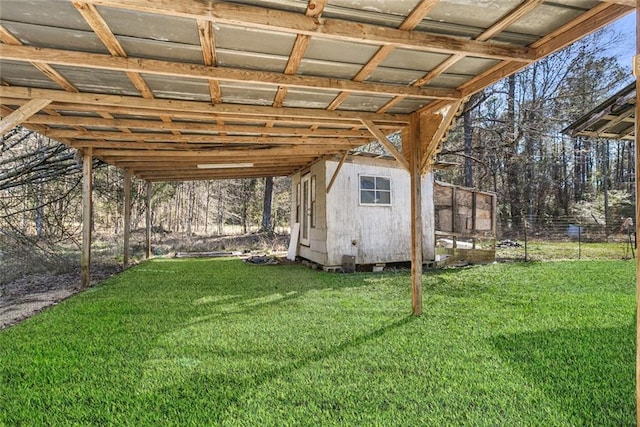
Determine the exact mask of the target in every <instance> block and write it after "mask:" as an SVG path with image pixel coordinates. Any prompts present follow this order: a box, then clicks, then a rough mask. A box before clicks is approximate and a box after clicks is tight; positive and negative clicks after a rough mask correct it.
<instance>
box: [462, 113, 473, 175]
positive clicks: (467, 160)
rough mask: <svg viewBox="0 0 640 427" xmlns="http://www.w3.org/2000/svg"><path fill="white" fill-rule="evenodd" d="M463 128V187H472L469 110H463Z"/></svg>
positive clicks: (470, 119)
mask: <svg viewBox="0 0 640 427" xmlns="http://www.w3.org/2000/svg"><path fill="white" fill-rule="evenodd" d="M462 120H463V128H464V154H465V159H464V185H465V187H473V163H472V161H471V156H472V153H473V152H472V149H473V139H472V129H471V123H472V118H471V110H470V109H465V110H464V115H463V116H462Z"/></svg>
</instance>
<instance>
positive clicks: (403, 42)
mask: <svg viewBox="0 0 640 427" xmlns="http://www.w3.org/2000/svg"><path fill="white" fill-rule="evenodd" d="M87 3H93V4H98V5H103V6H109V7H114V8H122V9H127V10H133V11H141V12H149V13H154V14H159V15H168V16H180V17H184V18H191V19H207V20H211V21H213V22H216V23H222V24H230V25H240V26H246V27H250V28H260V29H266V30H273V31H279V32H283V33H290V34H304V35H309V36H316V37H321V38H326V39H332V40H341V41H349V42H353V43H364V44H371V45H378V46H381V45H393V46H395V47H397V48H404V49H410V50H416V51H423V52H439V53H464V54H466V55H473V56H475V57H478V58H492V59H509V60H517V61H522V62H524V63H530V62H532V61H533V60H534V59H535V56H534V52H533V51H532V50H531V49H529V48H524V47H518V46H505V45H503V44H498V43H487V42H478V41H475V40H468V39H464V38H461V37H452V36H443V35H437V34H431V33H422V32H420V33H418V32H407V31H403V30H398V29H392V28H385V27H380V26H376V25H370V24H364V23H356V22H351V21H345V20H340V19H328V18H323V19H316V18H315V17H312V16H304V15H300V14H298V13H295V12H287V11H282V10H273V9H270V10H265V9H264V8H261V7H256V6H247V5H240V4H235V3H225V2H215V3H203V2H200V1H197V0H182V1H179V2H149V1H146V0H87Z"/></svg>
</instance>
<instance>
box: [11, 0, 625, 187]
mask: <svg viewBox="0 0 640 427" xmlns="http://www.w3.org/2000/svg"><path fill="white" fill-rule="evenodd" d="M634 5H635V4H634V2H633V1H631V0H618V1H611V2H599V1H593V0H557V1H542V0H525V1H517V0H490V1H489V0H484V1H467V0H440V1H438V0H386V1H384V2H381V1H379V0H309V1H307V0H267V1H257V0H243V1H228V2H220V1H203V0H157V1H152V2H151V1H146V0H87V1H83V2H80V1H69V0H2V4H1V7H0V41H2V45H0V78H1V80H2V82H1V83H2V87H0V97H1V104H2V105H1V107H0V115H2V116H3V117H7V116H10V117H8V118H10V120H6V119H5V120H4V128H5V129H3V130H6V128H8V127H12V126H11V125H12V124H17V123H22V124H23V125H24V126H26V127H28V128H30V129H33V130H35V131H38V132H40V133H42V134H44V135H47V136H50V137H52V138H55V139H57V140H59V141H61V142H63V143H65V144H67V145H69V146H72V147H76V148H78V149H79V150H84V149H86V148H88V147H91V148H92V153H93V155H94V156H95V157H98V158H100V159H102V160H104V161H105V162H107V163H109V164H112V165H115V166H117V167H120V168H124V169H126V170H128V171H130V172H132V173H133V174H135V175H136V176H138V177H139V178H141V179H145V180H149V181H157V180H188V179H210V178H222V177H243V176H267V175H289V174H291V173H292V172H294V171H296V170H299V169H301V168H304V167H305V166H306V165H308V164H310V163H312V162H313V161H315V160H317V159H318V158H321V157H323V156H326V155H335V154H338V153H343V152H345V151H346V150H349V149H351V148H354V147H358V146H360V145H362V144H364V143H367V142H369V141H371V140H372V139H380V138H382V136H383V135H388V134H390V133H392V132H398V131H401V130H403V129H405V128H406V127H407V126H408V124H409V123H410V118H411V115H412V114H414V113H424V114H429V113H433V112H435V111H440V110H441V109H443V108H444V110H442V111H443V113H444V112H445V111H448V110H447V107H448V106H451V107H452V108H453V109H456V110H457V107H458V106H459V103H460V101H461V100H463V99H464V98H465V97H467V96H469V95H471V94H473V93H474V92H477V91H479V90H481V89H482V88H484V87H486V86H488V85H490V84H492V83H494V82H496V81H498V80H500V79H501V78H503V77H505V76H507V75H509V74H511V73H514V72H516V71H517V70H519V69H521V68H523V67H525V66H526V65H527V64H530V63H531V62H533V61H535V60H537V59H539V58H542V57H544V56H546V55H548V54H549V53H551V52H554V51H556V50H558V49H560V48H562V47H564V46H566V45H568V44H570V43H571V42H573V41H575V40H577V39H579V38H581V37H583V36H585V35H586V34H589V33H591V32H593V31H595V30H597V29H599V28H601V27H603V26H604V25H606V24H608V23H610V22H612V21H614V20H615V19H617V18H619V17H621V16H622V15H624V14H626V13H628V12H630V11H632V10H633V9H634ZM19 108H20V110H18V109H19ZM16 110H18V112H15V111H16ZM450 110H451V108H449V111H450ZM448 116H450V117H448V120H445V121H444V122H443V124H442V127H443V128H446V127H447V126H448V123H450V119H451V116H452V115H451V114H448ZM445 132H446V129H439V130H438V131H437V132H435V136H437V140H433V141H431V142H430V143H429V144H430V145H429V147H428V148H427V149H426V154H425V155H426V156H428V157H432V156H433V154H434V153H435V151H436V150H437V145H438V144H439V141H440V138H441V137H442V136H443V135H444V134H445ZM396 154H397V153H396ZM423 160H424V162H427V159H423ZM203 164H207V165H216V164H217V165H221V166H229V165H230V164H235V165H236V166H239V167H234V168H229V167H222V168H211V169H202V168H199V167H198V165H203Z"/></svg>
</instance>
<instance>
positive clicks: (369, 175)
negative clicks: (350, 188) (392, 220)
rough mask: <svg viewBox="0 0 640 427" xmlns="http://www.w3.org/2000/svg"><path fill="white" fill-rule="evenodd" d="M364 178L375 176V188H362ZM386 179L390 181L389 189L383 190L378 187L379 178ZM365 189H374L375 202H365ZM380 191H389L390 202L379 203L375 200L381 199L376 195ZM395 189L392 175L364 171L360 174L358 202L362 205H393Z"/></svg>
mask: <svg viewBox="0 0 640 427" xmlns="http://www.w3.org/2000/svg"><path fill="white" fill-rule="evenodd" d="M362 178H373V180H374V181H373V182H374V188H373V189H368V188H362ZM379 178H381V179H386V180H387V181H388V182H389V189H388V190H383V189H378V188H377V187H378V179H379ZM363 191H373V192H374V202H373V203H367V202H363V201H362V192H363ZM378 193H388V194H389V203H378V202H376V201H375V200H377V199H379V198H378V197H376V195H377V194H378ZM392 193H393V190H392V189H391V177H390V176H387V175H374V174H367V173H362V174H358V204H359V205H360V206H393V197H392V196H393V194H392Z"/></svg>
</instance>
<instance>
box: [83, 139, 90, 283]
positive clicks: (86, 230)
mask: <svg viewBox="0 0 640 427" xmlns="http://www.w3.org/2000/svg"><path fill="white" fill-rule="evenodd" d="M92 189H93V152H92V150H91V148H87V149H86V150H85V151H84V152H83V153H82V255H81V261H80V264H81V267H82V280H81V286H82V288H87V287H88V286H89V284H90V283H91V224H92V215H93V209H92V205H93V202H92V196H91V195H92Z"/></svg>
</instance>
